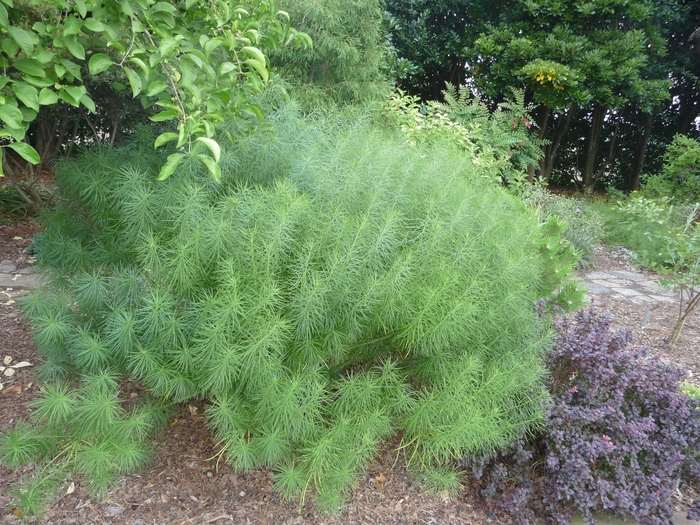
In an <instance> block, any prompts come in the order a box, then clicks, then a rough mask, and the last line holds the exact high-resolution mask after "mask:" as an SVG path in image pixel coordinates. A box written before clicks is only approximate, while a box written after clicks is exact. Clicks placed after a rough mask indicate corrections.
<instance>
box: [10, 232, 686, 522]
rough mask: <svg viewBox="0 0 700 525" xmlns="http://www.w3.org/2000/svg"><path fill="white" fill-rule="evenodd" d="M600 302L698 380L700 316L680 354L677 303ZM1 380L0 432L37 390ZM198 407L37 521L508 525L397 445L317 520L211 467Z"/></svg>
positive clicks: (20, 348) (20, 338)
mask: <svg viewBox="0 0 700 525" xmlns="http://www.w3.org/2000/svg"><path fill="white" fill-rule="evenodd" d="M35 230H36V225H35V224H34V223H33V222H29V223H25V224H21V225H0V241H1V242H0V260H11V261H13V263H14V264H16V265H17V266H18V267H19V268H21V267H22V266H25V265H27V264H28V263H29V261H30V259H29V258H28V256H27V253H26V248H27V247H28V246H29V243H30V239H31V235H32V234H33V233H34V232H35ZM18 237H21V238H18ZM596 255H597V268H599V269H601V270H606V269H619V270H631V269H632V266H631V258H630V257H629V255H627V254H626V253H625V252H622V251H615V250H613V251H611V252H609V251H606V250H605V249H602V248H600V249H597V253H596ZM3 297H4V296H3ZM8 302H9V301H8V299H7V298H6V297H4V298H0V326H1V327H2V328H0V341H1V342H0V354H2V356H1V357H2V358H4V357H5V356H10V357H12V360H13V362H14V363H17V362H20V361H28V362H30V363H36V361H37V355H36V352H35V348H34V345H33V343H32V340H31V333H30V329H29V327H28V325H27V324H26V322H25V321H24V320H22V318H21V316H20V314H19V311H18V309H17V306H16V304H12V303H10V304H7V303H8ZM596 304H597V305H598V307H599V308H600V309H601V310H605V311H609V312H610V313H611V314H612V315H613V318H614V327H615V328H629V329H631V330H632V331H633V332H634V333H635V334H636V336H637V341H638V342H640V343H642V344H647V345H650V346H652V347H653V348H655V349H658V350H660V351H663V352H665V353H666V355H667V356H668V359H669V360H671V361H673V362H675V363H677V364H679V365H680V366H682V367H684V368H686V369H688V370H689V371H690V372H691V373H692V376H691V380H692V381H693V382H694V383H696V384H699V383H700V312H696V313H695V315H694V317H693V318H692V319H690V320H689V321H688V323H687V324H686V328H685V330H684V332H683V334H682V336H681V338H680V340H679V342H678V344H677V345H676V347H675V348H673V349H669V348H667V346H666V344H665V340H666V339H667V338H668V336H669V335H670V332H671V328H672V327H673V322H674V320H675V316H676V315H677V306H676V305H672V304H663V305H662V306H660V307H659V308H657V309H655V310H654V311H653V313H652V316H651V318H650V320H649V321H648V323H647V324H646V325H645V326H644V328H642V326H641V325H642V322H643V320H644V318H645V317H646V314H647V311H648V310H649V307H646V306H644V305H631V304H629V303H619V302H616V301H614V300H612V299H610V298H608V297H605V296H602V297H599V298H597V299H596ZM3 383H4V384H5V389H4V390H3V392H2V393H0V433H5V432H7V430H8V429H9V428H11V427H12V426H14V425H15V423H16V422H17V421H18V420H22V419H24V418H26V417H27V415H28V414H29V412H30V409H29V407H28V403H29V402H30V401H32V399H34V397H35V394H36V393H37V392H38V389H39V388H40V385H38V384H37V383H36V381H35V379H34V378H33V374H32V367H26V368H20V369H17V373H16V374H15V375H14V376H13V377H12V378H3ZM123 388H124V389H125V390H126V391H128V393H129V394H130V395H131V396H132V397H138V396H139V395H141V393H142V392H141V389H140V387H139V386H138V385H137V384H135V383H131V382H126V383H125V384H124V385H123ZM203 408H204V407H203V404H202V403H199V402H198V403H193V404H186V405H183V406H180V407H179V409H178V412H177V418H176V419H175V420H174V422H172V423H171V424H170V425H169V426H168V427H167V428H166V429H165V430H164V431H163V432H162V435H161V436H159V442H158V447H157V453H156V455H155V458H154V461H153V463H152V464H151V466H150V467H149V468H147V469H145V470H144V471H142V472H138V473H136V474H132V475H128V476H124V477H123V478H122V479H121V481H120V483H119V484H118V486H117V487H115V488H114V489H113V490H112V491H111V492H110V493H109V496H108V497H107V499H106V500H96V499H94V498H93V497H91V496H90V495H89V494H88V493H87V491H86V490H85V488H84V487H82V486H81V483H80V480H78V479H76V480H75V484H74V485H71V484H70V482H66V483H65V485H64V486H63V487H62V489H61V493H60V494H59V497H58V500H57V501H55V502H54V503H51V505H50V507H49V509H48V512H47V514H46V517H45V518H44V520H42V522H43V523H47V524H49V523H53V524H58V523H61V524H69V523H94V524H101V523H113V524H124V525H126V524H128V525H139V524H141V525H146V524H154V523H158V524H161V523H162V524H173V523H254V524H265V523H269V524H273V523H274V524H276V525H281V524H302V523H306V524H329V525H330V524H341V523H342V524H353V523H358V524H359V523H382V524H384V523H387V524H389V523H404V524H421V525H423V524H429V523H440V524H445V525H447V524H468V523H469V524H477V523H479V524H481V523H507V522H509V521H510V520H509V518H508V517H507V516H503V515H498V516H496V515H494V514H492V513H490V512H489V510H488V508H487V507H486V506H485V504H484V502H483V500H482V499H481V498H480V497H479V496H478V485H477V483H476V482H472V481H471V480H467V487H466V490H465V491H464V492H462V493H461V494H460V495H459V497H458V498H456V499H454V500H449V499H447V497H446V495H440V494H438V495H432V494H427V493H424V492H423V491H422V489H421V486H420V484H418V483H417V482H416V480H415V478H414V477H413V476H412V475H411V474H409V473H407V472H406V469H405V467H404V463H403V457H401V456H399V457H397V455H396V452H395V448H396V444H397V443H388V444H386V446H385V447H384V450H383V452H382V454H381V457H380V458H379V459H378V460H377V461H375V462H374V463H373V464H372V465H371V467H370V470H369V471H368V472H367V473H366V474H365V475H364V476H362V478H361V480H360V482H359V484H358V485H357V487H355V489H354V490H353V492H352V496H351V498H350V499H349V500H348V501H347V502H346V504H345V507H344V510H343V511H342V512H341V513H340V514H338V515H337V516H334V517H332V518H329V517H326V516H323V515H321V514H319V513H318V512H317V511H316V510H314V508H313V505H312V502H311V501H307V502H306V503H305V504H304V505H303V506H301V507H299V505H298V503H297V502H295V501H291V502H288V501H284V500H282V499H281V498H280V497H279V496H278V495H277V494H276V493H274V492H273V491H272V490H271V487H272V482H271V472H270V471H266V470H256V471H253V472H251V473H249V474H246V475H244V474H239V473H235V472H233V470H232V469H231V468H229V467H228V466H227V465H226V464H224V463H223V462H221V463H219V464H218V466H217V461H216V458H215V457H214V456H215V455H216V453H217V448H216V439H215V438H214V437H213V435H212V434H211V432H210V431H209V429H208V428H207V425H206V422H205V420H204V418H203V417H202V415H201V413H202V411H203ZM212 458H213V459H212ZM217 467H218V468H217ZM22 474H29V469H27V472H25V471H24V470H22V471H21V472H17V471H15V472H13V471H10V470H8V469H6V468H4V467H0V523H18V522H19V520H18V518H17V516H16V515H15V514H13V508H12V505H11V502H12V497H11V495H10V493H9V489H10V487H11V486H12V485H13V484H14V483H15V482H16V481H17V480H18V479H19V476H20V475H22ZM443 496H444V497H443ZM694 497H695V498H697V494H694V493H693V491H692V489H689V488H688V487H682V490H681V491H678V492H677V494H676V498H675V500H674V502H673V506H674V509H676V510H683V509H684V508H687V506H688V504H689V503H690V501H692V499H693V498H694ZM16 512H18V513H19V511H16Z"/></svg>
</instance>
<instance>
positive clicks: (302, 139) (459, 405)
mask: <svg viewBox="0 0 700 525" xmlns="http://www.w3.org/2000/svg"><path fill="white" fill-rule="evenodd" d="M271 120H272V122H271V125H270V126H267V127H263V128H261V129H260V130H258V131H256V132H253V133H251V134H249V135H247V136H245V137H242V138H241V139H240V140H239V141H238V142H237V143H236V144H231V145H229V146H228V147H227V148H224V151H223V152H222V156H221V161H220V165H221V167H222V181H221V183H220V184H218V183H216V182H214V181H213V180H212V179H211V177H210V176H209V175H208V173H207V172H206V170H202V169H201V167H200V166H199V165H198V164H197V163H191V164H188V163H187V162H185V163H183V165H182V169H181V170H180V171H179V172H178V173H177V174H175V175H173V176H172V177H171V178H170V179H169V180H167V181H165V182H158V181H156V180H155V176H154V170H155V168H156V167H157V166H158V157H157V154H155V153H153V152H152V151H151V150H150V146H149V145H150V142H149V140H150V139H149V138H148V137H145V138H143V139H142V140H139V137H138V136H137V137H136V140H135V141H134V142H133V143H132V144H131V145H130V146H129V147H126V148H123V149H118V150H113V151H106V150H93V151H89V152H88V153H86V154H85V155H84V156H83V157H82V158H80V159H78V160H75V161H69V162H66V163H65V164H63V165H62V166H61V168H60V171H59V177H58V183H59V185H60V188H61V195H62V196H63V200H62V202H61V205H60V206H59V207H58V209H57V210H56V211H55V212H54V213H52V214H50V215H49V216H47V217H46V224H47V231H46V233H45V234H44V236H43V240H42V242H40V243H39V247H38V256H39V258H40V260H41V261H43V263H44V265H45V267H46V268H47V269H48V271H49V272H50V273H51V275H53V280H52V284H51V285H50V286H47V287H45V288H44V289H42V290H40V291H38V292H37V293H36V294H34V295H33V296H31V297H30V298H28V299H27V300H26V301H25V305H24V307H25V311H26V312H27V314H28V315H29V316H30V318H31V320H32V322H33V324H34V326H35V329H36V342H37V344H38V347H39V350H40V352H41V353H42V355H43V356H44V360H45V362H44V365H43V367H42V374H43V378H44V379H45V380H46V381H47V382H48V383H49V385H51V386H48V387H47V389H46V391H45V393H44V394H43V397H42V399H41V400H40V401H38V402H37V407H38V410H37V412H36V414H37V415H36V417H35V419H36V421H37V423H38V424H39V425H40V426H39V427H38V428H39V430H37V432H38V433H39V434H42V432H44V434H42V435H45V434H46V433H47V432H48V433H49V434H51V435H53V436H63V437H62V438H61V439H62V440H63V441H61V439H59V440H56V442H57V443H60V442H66V443H74V442H76V440H78V441H79V440H80V439H84V438H85V436H89V438H88V439H87V440H88V442H90V443H92V445H91V446H93V447H97V448H98V449H99V450H100V451H101V453H102V456H101V457H102V459H103V461H101V462H98V467H99V468H87V467H86V468H82V467H81V465H83V464H84V463H85V462H84V461H83V460H82V459H81V458H82V456H81V451H80V450H78V452H77V454H76V455H74V456H71V457H74V458H76V460H75V461H76V464H77V469H78V470H79V471H82V472H84V473H85V474H86V475H88V476H94V475H95V474H96V473H99V472H101V470H100V469H102V470H104V471H106V472H108V473H109V474H110V476H111V477H112V478H113V477H114V476H115V475H116V474H118V472H120V471H122V470H124V468H125V467H124V468H123V465H124V461H121V462H120V461H119V457H120V455H121V454H123V451H122V450H121V449H120V448H119V447H115V446H112V445H113V444H114V443H113V439H114V436H121V434H119V433H116V432H114V431H113V428H114V427H119V426H124V427H125V428H127V429H131V428H132V427H134V426H135V427H137V428H138V429H139V433H138V434H135V436H136V437H144V436H146V435H148V432H146V430H147V429H148V428H150V427H143V428H142V427H141V426H139V425H138V424H137V423H135V422H133V421H132V419H133V418H135V417H141V416H142V413H146V414H151V412H149V411H146V409H141V408H138V407H137V409H135V411H130V410H125V409H124V406H123V405H124V403H122V400H121V399H120V397H119V381H120V380H122V379H124V378H127V377H130V378H133V379H136V380H138V381H140V382H141V383H142V384H143V385H145V387H147V388H148V390H149V391H150V393H151V394H152V396H153V397H154V398H155V399H157V400H159V401H158V402H157V403H156V406H165V405H167V404H168V403H171V402H173V401H174V402H183V401H186V400H189V399H193V398H206V400H207V402H208V404H209V408H208V409H207V412H206V416H207V418H208V421H209V424H210V425H211V426H212V428H213V429H214V431H215V432H216V434H217V436H218V437H219V439H220V440H221V447H222V452H223V453H224V454H225V457H227V458H228V460H230V462H231V463H232V464H233V466H234V467H235V468H237V469H240V470H242V471H247V470H249V469H253V468H256V467H259V466H269V467H271V468H272V469H274V471H275V486H276V488H277V489H278V490H279V491H281V492H282V493H283V494H284V495H285V496H288V497H302V498H303V497H304V495H305V494H306V493H307V490H308V489H312V488H313V489H315V492H316V494H317V496H318V501H319V504H320V505H321V506H322V507H324V508H327V509H335V508H337V506H338V504H339V503H340V502H341V501H342V495H343V493H344V491H345V490H346V489H347V488H348V487H350V486H351V484H352V483H353V481H354V480H355V479H356V477H357V475H358V473H359V472H361V471H362V469H363V468H365V466H366V465H367V463H368V461H370V459H371V458H372V457H373V456H374V454H376V452H377V450H378V449H379V447H380V445H381V443H382V441H383V440H384V439H386V438H388V437H389V436H391V435H392V434H394V433H396V432H401V433H402V435H403V442H402V448H401V451H402V452H403V453H404V454H405V458H406V461H407V462H408V463H409V464H410V466H411V467H412V468H415V469H416V470H418V471H421V472H423V473H425V474H426V475H427V477H428V478H429V479H432V480H433V481H435V482H436V483H438V484H442V486H446V487H450V488H454V487H456V486H457V485H458V481H457V480H458V473H457V471H455V470H454V469H451V465H452V464H453V463H455V461H454V460H456V459H457V458H461V457H463V456H464V455H465V454H472V453H474V454H475V453H482V452H485V451H491V450H495V449H497V448H499V447H503V446H506V445H507V444H508V443H510V442H511V441H512V440H513V439H515V438H516V437H517V435H518V432H519V431H520V429H522V428H523V427H530V426H532V425H536V424H538V423H539V422H540V421H541V419H542V415H543V399H544V395H545V388H544V382H543V379H542V377H543V366H542V360H543V358H544V355H545V353H546V351H547V349H548V348H549V346H550V343H551V338H550V337H549V335H548V334H549V333H548V330H547V327H546V326H545V324H544V323H543V322H542V321H541V320H540V319H539V318H538V317H537V316H536V315H535V313H534V310H533V303H534V301H535V300H536V299H538V298H540V297H543V296H548V297H550V298H552V299H554V300H559V301H560V302H563V303H564V304H567V303H568V301H569V300H571V299H574V300H576V299H577V298H578V297H580V293H579V292H578V291H577V290H576V289H575V286H572V285H571V283H568V284H567V282H566V279H565V275H566V273H567V271H566V270H567V266H566V265H567V264H568V263H567V262H564V263H561V264H560V266H559V267H557V264H558V263H557V261H558V260H560V259H559V256H562V255H563V254H564V252H565V249H564V248H565V245H562V244H561V243H560V242H559V241H558V240H557V237H556V235H554V236H553V233H552V232H553V225H552V224H548V225H541V224H539V222H538V220H537V217H536V216H535V214H534V212H532V211H530V210H528V209H527V207H526V206H525V205H524V204H522V203H521V202H520V201H519V200H517V199H516V198H515V197H512V196H510V195H509V194H508V193H507V192H505V191H503V190H502V189H500V188H496V187H492V186H490V185H488V184H487V183H484V182H480V181H479V180H477V179H476V178H474V177H471V176H470V172H469V170H468V166H469V165H471V163H469V162H467V159H465V158H464V154H463V152H460V151H457V150H455V149H451V148H450V147H449V146H445V147H444V148H442V147H438V146H435V145H433V146H432V148H431V150H424V149H420V148H417V147H413V146H410V145H407V144H405V142H404V141H402V140H401V139H400V138H394V137H392V136H389V135H387V134H386V133H384V132H379V131H377V130H375V129H373V128H371V127H368V126H364V125H357V124H348V123H345V122H343V119H342V118H337V119H328V120H327V121H325V122H316V123H313V122H303V121H302V120H301V119H299V118H298V117H296V116H295V115H294V114H293V113H290V112H289V111H287V112H285V111H281V112H280V113H279V114H276V115H273V117H272V119H271ZM222 142H224V141H223V140H222ZM554 230H556V228H554ZM550 237H551V239H550ZM550 241H552V242H550ZM555 241H556V242H555ZM552 243H554V244H555V245H554V244H553V245H551V246H550V244H552ZM563 247H564V248H563ZM571 264H573V260H572V262H571ZM568 268H570V266H568ZM560 270H561V271H560ZM159 403H160V405H159ZM148 410H152V409H151V408H149V409H148ZM144 417H145V416H144ZM151 420H153V418H151V419H148V421H149V422H150V421H151ZM41 425H43V427H42V426H41ZM41 429H44V430H43V431H42V430H41ZM126 431H127V430H125V432H126ZM136 437H135V438H134V440H133V442H134V443H135V445H134V446H136V444H138V443H140V441H138V440H137V439H136ZM37 439H38V438H37ZM110 443H111V444H110ZM8 446H9V445H8V444H7V443H6V444H5V445H4V448H3V450H4V451H5V452H6V455H7V450H9V449H8ZM10 449H11V450H15V452H16V451H17V450H19V445H17V446H16V447H15V449H12V447H10ZM37 450H43V449H41V447H39V448H38V449H37ZM15 455H16V454H15ZM112 456H115V457H116V458H117V459H112ZM13 457H14V456H13ZM139 457H141V456H139ZM81 461H83V463H81ZM90 465H92V466H93V467H94V465H93V464H88V467H89V466H90ZM81 469H82V470H81ZM103 477H104V476H103ZM110 479H111V478H110Z"/></svg>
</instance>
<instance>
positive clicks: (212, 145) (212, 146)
mask: <svg viewBox="0 0 700 525" xmlns="http://www.w3.org/2000/svg"><path fill="white" fill-rule="evenodd" d="M195 142H201V143H202V144H204V145H205V146H206V147H207V149H208V150H209V151H211V153H212V155H214V160H215V161H216V162H217V163H218V162H219V159H220V158H221V146H219V143H218V142H216V141H215V140H214V139H209V138H206V137H199V138H197V140H196V141H195Z"/></svg>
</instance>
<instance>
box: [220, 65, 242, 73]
mask: <svg viewBox="0 0 700 525" xmlns="http://www.w3.org/2000/svg"><path fill="white" fill-rule="evenodd" d="M236 69H238V68H237V66H236V64H234V63H233V62H224V63H223V64H221V66H220V67H219V75H225V74H226V73H230V72H231V71H236Z"/></svg>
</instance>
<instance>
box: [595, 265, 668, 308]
mask: <svg viewBox="0 0 700 525" xmlns="http://www.w3.org/2000/svg"><path fill="white" fill-rule="evenodd" d="M583 285H584V286H585V287H586V288H587V289H588V293H589V294H591V295H609V296H611V297H612V298H613V299H616V300H618V301H623V302H629V303H634V304H649V305H653V304H658V303H675V302H677V301H678V294H677V293H676V292H672V291H670V290H666V289H665V288H664V287H663V286H661V285H660V284H659V283H657V282H656V281H654V280H653V279H650V278H649V277H648V276H646V275H645V274H643V273H637V272H626V271H621V270H608V271H595V272H590V273H587V274H585V275H584V276H583Z"/></svg>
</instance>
